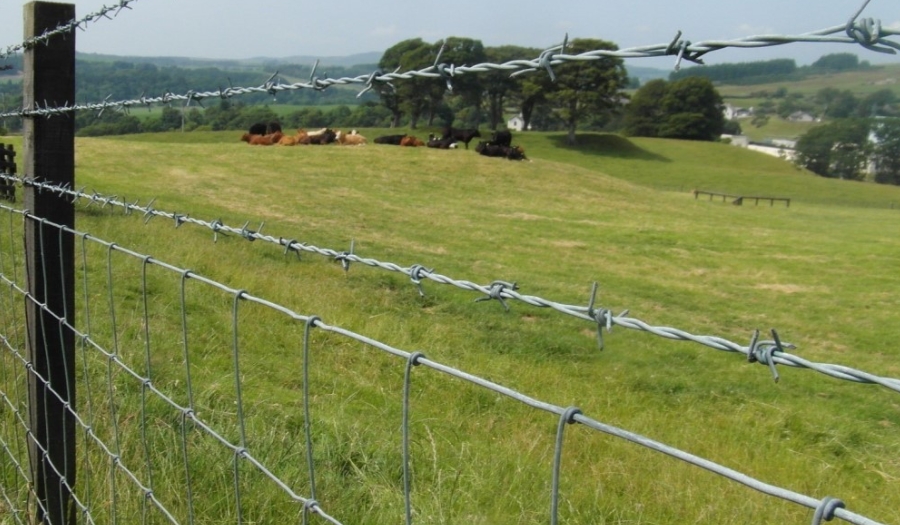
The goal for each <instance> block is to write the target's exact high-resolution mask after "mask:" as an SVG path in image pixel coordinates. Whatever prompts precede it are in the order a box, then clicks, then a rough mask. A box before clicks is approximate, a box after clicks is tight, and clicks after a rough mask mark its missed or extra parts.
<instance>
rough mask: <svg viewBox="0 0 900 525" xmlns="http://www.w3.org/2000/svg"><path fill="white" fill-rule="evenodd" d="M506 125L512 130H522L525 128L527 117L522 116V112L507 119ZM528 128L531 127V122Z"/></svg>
mask: <svg viewBox="0 0 900 525" xmlns="http://www.w3.org/2000/svg"><path fill="white" fill-rule="evenodd" d="M506 127H507V128H509V129H511V130H515V131H522V130H523V129H525V119H524V118H522V114H521V113H519V114H518V115H516V116H515V117H513V118H511V119H509V120H507V121H506ZM528 129H531V125H530V124H529V126H528Z"/></svg>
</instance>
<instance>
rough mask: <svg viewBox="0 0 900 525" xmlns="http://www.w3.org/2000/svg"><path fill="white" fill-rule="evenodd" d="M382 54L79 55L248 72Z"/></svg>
mask: <svg viewBox="0 0 900 525" xmlns="http://www.w3.org/2000/svg"><path fill="white" fill-rule="evenodd" d="M381 55H382V52H381V51H371V52H368V53H357V54H354V55H347V56H340V57H334V56H333V57H314V56H309V55H296V56H290V57H280V58H279V57H253V58H240V59H218V58H191V57H166V56H160V57H138V56H119V55H104V54H99V53H78V54H77V58H79V59H81V60H94V61H98V62H131V63H133V64H154V65H157V66H178V67H220V68H246V67H254V66H256V67H258V66H278V65H281V64H299V65H304V66H312V65H313V64H315V62H316V60H318V61H319V64H320V65H322V66H340V67H351V66H357V65H368V64H372V65H374V64H377V63H378V61H379V60H381Z"/></svg>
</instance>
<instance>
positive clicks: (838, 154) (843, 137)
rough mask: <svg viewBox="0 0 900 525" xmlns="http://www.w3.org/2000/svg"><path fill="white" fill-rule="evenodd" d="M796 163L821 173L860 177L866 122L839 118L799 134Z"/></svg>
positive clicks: (866, 154)
mask: <svg viewBox="0 0 900 525" xmlns="http://www.w3.org/2000/svg"><path fill="white" fill-rule="evenodd" d="M796 151H797V158H796V160H795V162H796V164H797V165H798V166H801V167H803V168H806V169H808V170H810V171H812V172H813V173H816V174H818V175H821V176H823V177H830V178H838V179H848V180H862V178H863V176H864V173H865V168H866V163H867V162H868V157H869V151H870V147H869V122H868V121H867V120H863V119H840V120H835V121H832V122H829V123H828V124H824V125H822V126H817V127H815V128H813V129H811V130H809V131H808V132H806V134H804V135H803V136H802V137H800V140H798V141H797V146H796Z"/></svg>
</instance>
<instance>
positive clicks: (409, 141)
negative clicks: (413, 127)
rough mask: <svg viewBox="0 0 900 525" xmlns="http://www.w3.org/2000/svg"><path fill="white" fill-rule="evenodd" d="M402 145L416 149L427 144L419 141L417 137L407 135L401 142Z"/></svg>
mask: <svg viewBox="0 0 900 525" xmlns="http://www.w3.org/2000/svg"><path fill="white" fill-rule="evenodd" d="M400 145H401V146H410V147H415V146H424V145H425V143H424V142H422V141H421V140H419V139H417V138H416V137H413V136H412V135H407V136H405V137H403V140H401V141H400Z"/></svg>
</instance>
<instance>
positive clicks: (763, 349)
mask: <svg viewBox="0 0 900 525" xmlns="http://www.w3.org/2000/svg"><path fill="white" fill-rule="evenodd" d="M786 347H787V348H791V349H793V348H795V347H794V345H792V344H790V343H785V344H782V343H781V339H780V338H779V337H778V332H776V331H775V329H774V328H773V329H772V341H759V330H754V332H753V337H752V339H751V340H750V346H749V347H748V349H747V361H748V362H750V363H756V362H758V363H760V364H763V365H768V367H769V370H770V371H771V372H772V378H773V379H774V380H775V382H776V383H777V382H778V379H779V376H778V370H776V369H775V357H776V355H775V352H780V353H784V351H785V348H786Z"/></svg>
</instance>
